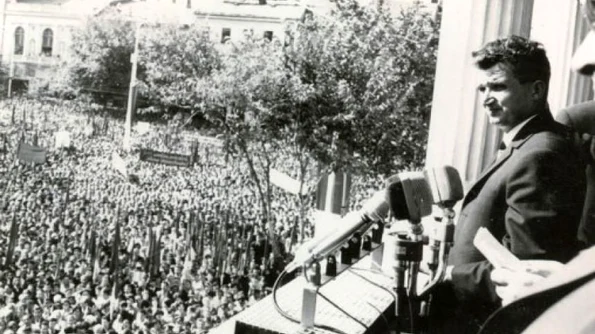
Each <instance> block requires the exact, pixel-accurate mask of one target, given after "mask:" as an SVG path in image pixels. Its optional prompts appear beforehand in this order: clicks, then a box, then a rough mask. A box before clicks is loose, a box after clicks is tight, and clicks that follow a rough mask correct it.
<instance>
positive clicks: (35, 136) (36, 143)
mask: <svg viewBox="0 0 595 334" xmlns="http://www.w3.org/2000/svg"><path fill="white" fill-rule="evenodd" d="M32 142H33V146H39V131H37V130H35V133H34V134H33V140H32Z"/></svg>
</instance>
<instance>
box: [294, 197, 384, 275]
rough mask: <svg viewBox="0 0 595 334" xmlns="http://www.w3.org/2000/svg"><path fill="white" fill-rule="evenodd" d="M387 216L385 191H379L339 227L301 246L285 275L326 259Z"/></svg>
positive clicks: (345, 218) (343, 220) (350, 214)
mask: <svg viewBox="0 0 595 334" xmlns="http://www.w3.org/2000/svg"><path fill="white" fill-rule="evenodd" d="M387 214H388V203H387V202H386V191H384V190H381V191H378V192H376V193H375V194H374V195H373V196H372V198H370V199H369V200H368V201H366V202H365V203H364V205H363V207H362V209H361V210H359V211H356V212H350V213H348V214H347V215H346V216H345V217H343V218H342V219H341V224H340V226H339V227H337V228H335V229H334V230H331V231H330V232H329V233H327V234H325V235H322V236H321V237H319V238H314V239H312V240H310V241H309V242H307V243H306V244H304V245H302V246H301V247H300V248H299V249H298V250H297V251H296V253H295V258H294V259H293V261H291V262H290V263H289V264H288V265H287V266H286V267H285V270H286V271H287V273H291V272H292V271H294V270H295V269H297V268H298V267H300V266H308V265H310V264H312V263H313V262H315V261H319V260H322V259H324V258H326V256H328V255H330V254H333V253H334V252H336V251H337V250H338V249H340V248H341V247H342V246H343V245H344V244H346V243H347V242H348V241H349V239H350V238H351V237H352V236H353V234H355V233H356V232H360V234H361V235H363V234H364V232H365V231H367V230H368V229H369V228H370V227H372V225H374V223H375V222H377V221H380V220H382V219H383V218H384V217H385V216H386V215H387Z"/></svg>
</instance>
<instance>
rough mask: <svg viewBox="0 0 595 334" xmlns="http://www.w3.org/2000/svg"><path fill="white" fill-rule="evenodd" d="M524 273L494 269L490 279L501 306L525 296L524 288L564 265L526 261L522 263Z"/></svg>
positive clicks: (542, 261) (546, 261)
mask: <svg viewBox="0 0 595 334" xmlns="http://www.w3.org/2000/svg"><path fill="white" fill-rule="evenodd" d="M522 265H523V267H524V271H512V270H510V269H508V268H495V269H494V270H492V273H491V279H492V282H493V283H494V284H495V285H496V293H497V294H498V296H500V298H502V305H507V304H510V303H511V302H513V301H515V300H517V299H520V298H521V297H524V296H525V293H526V288H527V287H530V286H533V285H534V284H535V283H537V282H539V281H541V280H543V279H544V278H546V277H548V276H549V275H551V274H552V273H554V272H556V271H558V270H560V268H562V267H563V266H564V265H563V264H562V263H560V262H557V261H548V260H527V261H522Z"/></svg>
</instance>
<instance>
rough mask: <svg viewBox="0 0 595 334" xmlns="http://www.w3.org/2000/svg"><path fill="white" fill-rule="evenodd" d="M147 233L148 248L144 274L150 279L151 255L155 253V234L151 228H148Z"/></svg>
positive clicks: (151, 271)
mask: <svg viewBox="0 0 595 334" xmlns="http://www.w3.org/2000/svg"><path fill="white" fill-rule="evenodd" d="M148 229H149V232H148V233H147V237H148V239H149V240H148V245H149V248H148V249H147V254H146V255H145V272H146V273H147V277H151V274H152V273H153V270H152V264H153V253H154V251H155V246H156V245H155V232H153V228H151V227H150V226H149V227H148Z"/></svg>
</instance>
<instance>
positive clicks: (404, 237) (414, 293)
mask: <svg viewBox="0 0 595 334" xmlns="http://www.w3.org/2000/svg"><path fill="white" fill-rule="evenodd" d="M442 209H443V214H442V217H441V218H440V220H439V221H440V223H439V224H438V226H437V227H436V229H435V230H434V231H433V232H434V233H433V235H432V237H431V239H430V241H429V244H430V259H429V261H428V267H429V268H430V273H429V274H430V280H429V281H428V283H426V284H425V285H424V287H423V288H421V290H420V291H419V292H418V290H417V277H418V274H419V270H420V263H421V261H422V258H423V245H424V238H423V226H422V225H421V224H420V223H419V222H414V221H413V222H411V224H410V231H408V232H405V233H404V232H401V233H396V235H393V236H395V238H394V241H393V242H394V245H395V255H394V259H395V265H394V269H395V288H394V289H395V293H396V300H395V315H396V318H397V319H396V320H397V322H396V327H397V328H396V330H397V333H402V332H405V333H412V334H416V333H422V332H425V331H426V327H427V326H426V322H425V320H427V317H428V315H429V308H430V306H431V302H432V292H433V291H434V288H435V287H436V286H437V285H438V284H439V283H440V282H442V280H443V279H444V276H445V273H446V266H447V260H448V253H449V251H450V248H451V247H452V244H453V239H454V217H455V212H454V210H453V209H452V208H451V207H442Z"/></svg>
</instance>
